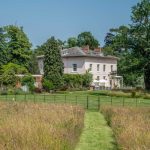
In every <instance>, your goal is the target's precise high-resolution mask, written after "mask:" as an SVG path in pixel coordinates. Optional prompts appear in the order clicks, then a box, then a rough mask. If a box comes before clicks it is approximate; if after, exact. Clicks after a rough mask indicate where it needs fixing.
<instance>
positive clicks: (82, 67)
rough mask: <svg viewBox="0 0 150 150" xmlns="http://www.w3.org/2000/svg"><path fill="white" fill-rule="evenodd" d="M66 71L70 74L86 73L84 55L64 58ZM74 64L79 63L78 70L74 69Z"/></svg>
mask: <svg viewBox="0 0 150 150" xmlns="http://www.w3.org/2000/svg"><path fill="white" fill-rule="evenodd" d="M63 63H64V73H69V74H84V73H85V71H86V70H85V58H82V57H66V58H63ZM73 64H77V71H75V72H74V71H73Z"/></svg>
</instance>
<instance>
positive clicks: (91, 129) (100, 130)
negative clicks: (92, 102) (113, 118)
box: [75, 111, 116, 150]
mask: <svg viewBox="0 0 150 150" xmlns="http://www.w3.org/2000/svg"><path fill="white" fill-rule="evenodd" d="M84 124H85V127H84V130H83V132H82V134H81V137H80V141H79V143H78V145H77V147H76V149H75V150H116V147H115V141H114V138H113V133H112V130H111V129H110V128H109V127H108V126H107V123H106V121H105V119H104V117H103V115H102V114H100V113H99V112H92V111H87V112H86V113H85V121H84Z"/></svg>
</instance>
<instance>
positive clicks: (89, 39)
mask: <svg viewBox="0 0 150 150" xmlns="http://www.w3.org/2000/svg"><path fill="white" fill-rule="evenodd" d="M77 40H78V46H80V47H82V46H86V45H89V47H90V49H92V50H93V49H94V48H97V47H98V46H99V42H98V40H97V39H95V37H94V36H93V35H92V33H91V32H82V33H80V34H79V35H78V38H77Z"/></svg>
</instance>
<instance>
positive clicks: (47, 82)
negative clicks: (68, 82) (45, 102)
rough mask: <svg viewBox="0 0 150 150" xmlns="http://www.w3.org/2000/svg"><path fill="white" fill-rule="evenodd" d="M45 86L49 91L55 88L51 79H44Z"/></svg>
mask: <svg viewBox="0 0 150 150" xmlns="http://www.w3.org/2000/svg"><path fill="white" fill-rule="evenodd" d="M42 85H43V88H44V89H45V90H46V91H47V92H50V90H54V85H53V83H52V82H51V81H49V80H47V79H44V80H43V82H42Z"/></svg>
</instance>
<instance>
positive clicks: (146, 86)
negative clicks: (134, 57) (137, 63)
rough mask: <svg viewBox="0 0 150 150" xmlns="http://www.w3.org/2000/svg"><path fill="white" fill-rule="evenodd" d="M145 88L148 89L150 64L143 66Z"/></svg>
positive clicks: (149, 88)
mask: <svg viewBox="0 0 150 150" xmlns="http://www.w3.org/2000/svg"><path fill="white" fill-rule="evenodd" d="M144 83H145V89H146V90H148V91H150V64H148V65H147V66H146V67H145V68H144Z"/></svg>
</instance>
